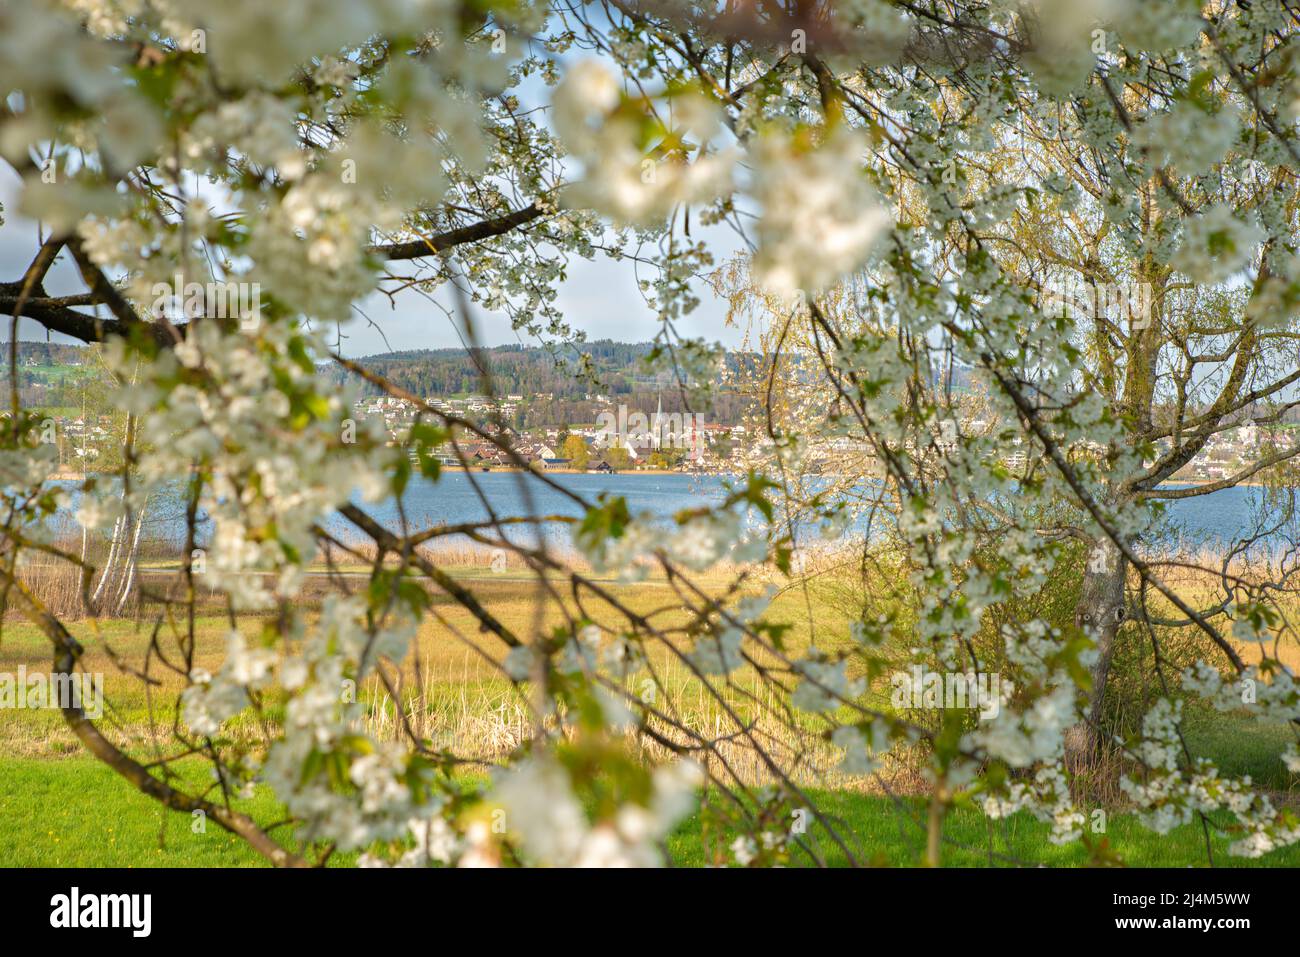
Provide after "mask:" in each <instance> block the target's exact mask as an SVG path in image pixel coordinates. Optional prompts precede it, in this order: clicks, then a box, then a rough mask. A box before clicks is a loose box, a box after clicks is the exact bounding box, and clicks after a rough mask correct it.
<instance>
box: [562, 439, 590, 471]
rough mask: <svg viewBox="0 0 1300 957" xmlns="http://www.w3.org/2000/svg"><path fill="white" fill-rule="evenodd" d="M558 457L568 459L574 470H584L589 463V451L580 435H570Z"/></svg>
mask: <svg viewBox="0 0 1300 957" xmlns="http://www.w3.org/2000/svg"><path fill="white" fill-rule="evenodd" d="M560 455H561V456H562V457H563V458H566V459H568V460H569V461H570V462H571V463H572V464H573V467H574V468H575V469H585V468H586V467H587V463H588V462H590V461H591V449H589V448H587V442H586V440H585V439H583V437H582V436H581V435H570V436H569V437H568V438H567V439H565V440H564V445H563V446H561V449H560Z"/></svg>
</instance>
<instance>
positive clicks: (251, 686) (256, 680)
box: [181, 630, 276, 737]
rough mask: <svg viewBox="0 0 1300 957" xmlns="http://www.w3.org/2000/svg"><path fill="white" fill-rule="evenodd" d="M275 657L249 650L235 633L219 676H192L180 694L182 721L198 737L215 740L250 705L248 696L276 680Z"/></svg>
mask: <svg viewBox="0 0 1300 957" xmlns="http://www.w3.org/2000/svg"><path fill="white" fill-rule="evenodd" d="M275 663H276V654H275V653H274V652H273V651H271V650H269V649H266V648H249V647H248V641H247V639H246V638H245V637H244V635H243V634H242V633H241V632H239V631H237V630H235V631H231V632H230V634H229V635H228V636H227V637H226V660H225V662H224V663H223V664H222V665H221V669H220V670H219V671H218V672H217V674H216V675H211V674H209V673H208V672H206V671H204V670H202V669H195V670H194V671H192V672H190V676H189V679H190V681H191V682H192V683H191V684H190V686H189V687H187V688H186V689H185V691H184V692H182V694H181V720H183V721H184V722H185V725H186V727H188V728H189V729H190V730H191V731H193V732H194V733H195V734H199V735H203V736H204V737H212V736H213V735H215V734H217V733H218V732H219V731H220V730H221V726H222V725H223V724H224V723H225V722H226V721H228V720H229V719H230V718H233V717H234V716H235V715H237V714H238V713H239V712H241V711H243V710H244V709H245V708H246V707H248V705H249V704H250V698H249V692H251V691H258V690H261V689H262V688H265V687H266V686H267V685H268V684H269V683H270V682H271V679H272V678H273V676H274V675H273V669H274V667H275Z"/></svg>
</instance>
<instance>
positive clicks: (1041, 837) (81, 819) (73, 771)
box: [0, 756, 1300, 867]
mask: <svg viewBox="0 0 1300 957" xmlns="http://www.w3.org/2000/svg"><path fill="white" fill-rule="evenodd" d="M813 797H814V799H815V800H816V802H817V805H818V807H819V808H820V809H821V810H822V812H823V813H824V814H825V815H826V816H827V817H828V818H830V819H831V821H832V823H833V825H834V827H835V828H836V830H837V832H838V833H839V834H840V835H841V837H842V838H843V839H844V840H845V842H846V843H847V844H848V845H849V846H850V848H851V849H852V850H853V853H854V855H855V857H856V858H857V860H858V861H859V862H860V863H871V864H877V865H885V866H909V865H915V864H917V863H918V862H919V861H920V859H921V854H922V851H923V848H924V844H925V835H924V831H923V822H924V805H923V803H922V802H920V801H918V800H912V799H907V800H904V801H902V802H901V805H897V806H896V805H895V804H894V803H893V802H892V801H890V800H889V799H888V798H883V797H875V796H864V795H858V794H847V793H827V792H813ZM715 800H716V798H715ZM238 807H239V809H240V810H243V811H245V812H247V813H249V814H252V815H253V816H254V817H255V818H257V819H258V820H260V821H263V822H268V821H273V820H278V819H279V817H280V815H279V808H278V807H277V806H276V802H275V801H274V799H273V798H272V797H271V796H270V795H269V794H268V793H267V792H266V791H265V790H264V789H263V790H261V791H259V793H258V794H257V795H255V796H254V797H253V798H252V799H251V800H248V801H243V802H240V803H239V805H238ZM701 822H702V818H701V816H700V815H699V814H697V815H694V816H692V817H691V818H689V819H687V820H686V821H684V822H683V823H682V824H681V825H680V826H679V827H678V828H677V830H676V831H675V832H674V833H673V834H672V835H671V837H670V838H669V840H668V848H669V852H670V854H671V856H672V859H673V862H674V863H675V864H678V865H682V866H700V865H704V864H709V863H715V862H717V861H719V860H725V859H726V849H727V847H728V846H729V845H730V843H731V839H732V835H730V834H717V832H714V834H713V838H712V839H706V837H705V836H704V834H703V833H702V823H701ZM1221 823H1224V824H1226V823H1227V819H1226V818H1224V819H1223V820H1222V821H1221ZM1047 834H1048V827H1047V825H1045V824H1041V823H1039V822H1038V821H1036V820H1034V818H1033V817H1032V816H1030V815H1028V814H1024V813H1021V814H1017V815H1015V816H1013V817H1012V818H1010V819H1008V820H1006V821H988V820H987V819H985V818H984V817H983V815H981V814H980V813H979V812H978V811H976V810H972V809H957V810H954V811H953V812H952V813H951V814H949V816H948V819H947V822H946V825H945V828H944V835H945V838H947V839H948V842H949V843H947V844H946V845H945V848H944V863H945V864H946V865H948V866H965V867H972V866H990V865H992V866H1012V865H1013V864H1014V860H1008V858H1011V859H1019V860H1021V861H1023V862H1028V863H1042V864H1047V865H1050V866H1059V867H1071V866H1080V865H1083V864H1086V863H1087V861H1088V852H1087V850H1086V848H1084V847H1083V846H1082V844H1079V843H1075V844H1071V845H1068V846H1064V847H1057V846H1055V845H1053V844H1051V843H1050V842H1049V841H1048V840H1047ZM807 836H808V839H809V840H810V841H811V842H812V843H813V844H815V845H816V846H817V847H818V848H819V849H820V851H821V853H822V854H823V855H824V856H825V858H826V859H827V861H828V862H829V863H831V864H843V863H844V862H845V856H844V854H843V853H842V852H841V851H839V850H838V849H836V848H835V847H834V846H833V844H832V842H831V841H830V839H829V837H828V836H827V834H826V833H825V832H824V831H823V830H822V829H821V828H820V826H819V825H817V824H816V823H812V824H811V825H810V827H809V831H808V835H807ZM1096 837H1097V839H1098V840H1099V839H1100V838H1101V837H1102V835H1097V836H1096ZM1104 837H1105V838H1106V839H1107V840H1108V841H1109V845H1110V849H1111V850H1112V851H1113V852H1114V853H1115V854H1117V855H1118V856H1119V857H1120V858H1121V859H1122V860H1123V861H1124V863H1126V864H1128V865H1130V866H1141V867H1185V866H1189V865H1190V866H1200V865H1204V864H1205V861H1206V858H1205V848H1204V837H1203V835H1202V832H1201V829H1200V827H1199V826H1186V827H1181V828H1178V829H1177V830H1175V831H1174V832H1172V833H1171V834H1168V835H1166V836H1163V837H1162V836H1160V835H1158V834H1154V833H1153V832H1151V831H1148V830H1146V829H1145V828H1143V827H1141V826H1140V825H1139V824H1138V823H1137V822H1136V820H1134V819H1133V818H1131V817H1128V816H1121V815H1113V816H1112V817H1111V818H1110V820H1109V822H1108V828H1107V833H1106V834H1105V835H1104ZM1229 841H1230V838H1229V837H1225V836H1218V835H1215V836H1213V838H1212V846H1213V848H1214V856H1215V863H1216V865H1218V866H1225V865H1227V866H1242V865H1254V866H1286V867H1296V866H1300V849H1297V848H1295V847H1292V848H1287V849H1284V850H1282V851H1279V852H1276V853H1274V854H1271V855H1269V856H1267V857H1265V858H1262V859H1260V860H1258V861H1245V860H1242V859H1240V858H1230V857H1228V855H1227V845H1228V843H1229ZM348 862H349V857H348V856H340V857H339V858H337V859H336V860H335V861H333V862H332V863H339V864H345V863H348ZM798 862H799V861H798V860H795V861H793V862H792V863H798ZM0 866H7V867H105V866H116V867H256V866H265V861H263V859H262V858H261V857H259V856H258V855H257V854H256V853H255V852H253V851H252V850H251V849H249V848H248V847H247V846H246V845H245V844H244V843H243V842H242V841H240V840H239V839H238V838H235V837H233V836H231V835H229V834H227V833H226V832H225V831H223V830H222V829H221V828H220V827H218V826H216V825H215V824H213V823H211V822H208V824H207V826H206V829H205V831H204V832H203V833H194V831H193V830H192V828H191V819H190V818H189V816H187V815H185V814H180V813H177V812H173V811H167V810H165V809H164V808H162V806H161V805H159V804H158V803H157V802H155V801H154V800H153V799H152V798H149V797H147V796H145V795H143V794H140V793H138V792H136V791H134V790H133V789H132V788H131V787H130V786H129V785H128V784H127V783H126V782H125V781H123V780H122V779H121V778H119V777H117V776H116V775H115V774H114V773H113V772H112V771H110V770H109V769H108V768H107V767H105V766H104V765H102V764H99V763H98V762H96V761H95V760H93V759H92V758H90V757H86V756H75V757H69V758H65V759H62V760H48V759H2V760H0Z"/></svg>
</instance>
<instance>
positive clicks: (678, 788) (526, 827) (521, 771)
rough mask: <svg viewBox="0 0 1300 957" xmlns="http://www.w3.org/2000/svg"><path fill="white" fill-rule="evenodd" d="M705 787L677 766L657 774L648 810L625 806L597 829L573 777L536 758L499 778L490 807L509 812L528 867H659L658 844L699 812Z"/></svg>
mask: <svg viewBox="0 0 1300 957" xmlns="http://www.w3.org/2000/svg"><path fill="white" fill-rule="evenodd" d="M702 782H703V773H702V771H701V770H700V768H699V766H698V765H696V764H694V763H693V762H690V761H678V762H676V763H674V764H668V765H664V766H662V767H659V768H657V769H655V771H654V772H653V774H652V776H651V783H652V789H651V794H650V797H649V800H648V801H647V802H646V803H644V804H638V803H635V802H631V801H628V802H624V803H622V804H621V805H620V806H619V807H618V810H617V811H616V812H615V813H614V815H613V816H612V817H611V818H609V819H608V820H600V821H596V822H594V823H593V822H592V821H591V820H589V818H588V815H587V812H586V810H584V808H583V806H582V803H581V802H580V801H579V799H578V797H577V795H576V794H575V793H574V790H573V785H572V782H571V781H570V777H569V773H568V771H567V770H566V769H565V768H564V767H563V766H562V765H561V764H559V763H558V762H557V761H556V760H555V759H554V758H552V757H549V756H547V755H540V754H539V755H535V756H531V757H529V758H526V759H525V760H523V761H522V762H520V763H519V764H516V765H515V766H514V767H512V768H511V769H510V770H509V771H507V772H505V773H504V774H502V775H501V779H500V780H499V782H498V783H497V785H496V787H495V789H494V790H493V796H492V800H493V801H494V802H495V803H497V804H499V805H500V806H501V808H502V809H503V810H504V811H505V824H506V827H507V829H508V830H509V832H510V833H511V834H513V835H515V836H517V837H518V838H519V840H520V843H521V844H522V847H523V850H524V852H525V854H527V855H528V858H529V862H530V863H534V864H541V865H546V866H551V867H656V866H658V865H660V864H661V863H663V854H662V851H661V849H660V844H661V843H662V841H663V839H664V838H665V837H666V836H667V835H668V833H669V831H670V830H671V829H672V827H673V825H675V824H676V823H677V822H678V821H680V820H681V819H682V818H683V817H685V816H686V815H687V814H689V813H690V812H691V810H692V809H693V808H694V806H695V791H696V789H697V788H698V787H699V786H700V784H701V783H702Z"/></svg>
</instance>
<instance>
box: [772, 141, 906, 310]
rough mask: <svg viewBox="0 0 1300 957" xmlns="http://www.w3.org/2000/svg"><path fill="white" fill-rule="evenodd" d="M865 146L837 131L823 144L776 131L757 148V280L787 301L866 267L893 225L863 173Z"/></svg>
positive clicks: (821, 288)
mask: <svg viewBox="0 0 1300 957" xmlns="http://www.w3.org/2000/svg"><path fill="white" fill-rule="evenodd" d="M865 152H866V141H865V140H864V139H863V138H862V137H861V136H860V135H858V134H856V133H853V132H850V131H849V130H847V129H842V128H841V129H837V130H835V131H833V132H832V133H830V134H829V135H828V136H827V137H826V138H825V140H824V141H823V142H821V143H814V142H812V141H811V137H808V136H792V135H789V134H786V133H782V132H777V131H770V132H766V133H763V134H761V135H759V136H758V138H757V140H756V142H755V143H754V144H753V146H752V149H751V153H752V155H753V165H754V182H753V186H752V192H753V196H754V198H755V200H757V202H758V203H759V204H760V205H761V207H762V210H763V212H762V218H761V219H760V220H759V222H758V225H757V227H756V229H755V238H756V240H757V244H758V249H757V251H756V253H755V256H754V270H755V274H756V275H757V276H758V277H759V279H760V280H761V281H762V282H763V284H764V285H766V286H767V287H768V288H770V289H772V290H773V291H774V292H777V293H778V294H782V295H795V294H797V293H799V292H803V293H806V294H809V295H812V294H814V293H817V292H821V291H822V290H824V289H826V288H827V287H829V286H830V285H832V284H833V283H835V282H838V281H839V280H840V279H841V278H842V277H843V276H845V275H846V274H848V273H850V272H852V271H853V270H855V269H857V268H858V267H860V266H862V265H863V264H864V263H865V262H866V261H867V257H868V256H869V255H870V254H871V251H872V250H873V249H874V248H875V246H876V244H877V243H878V242H879V241H880V240H881V238H882V236H884V235H885V234H886V233H887V232H888V231H889V227H890V225H891V224H892V222H893V217H892V216H891V215H890V213H889V211H888V210H887V209H885V208H884V207H883V206H881V205H880V201H879V199H878V197H877V195H876V192H875V190H874V189H873V188H872V185H871V182H870V180H869V179H868V178H867V176H866V174H865V172H864V160H865Z"/></svg>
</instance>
